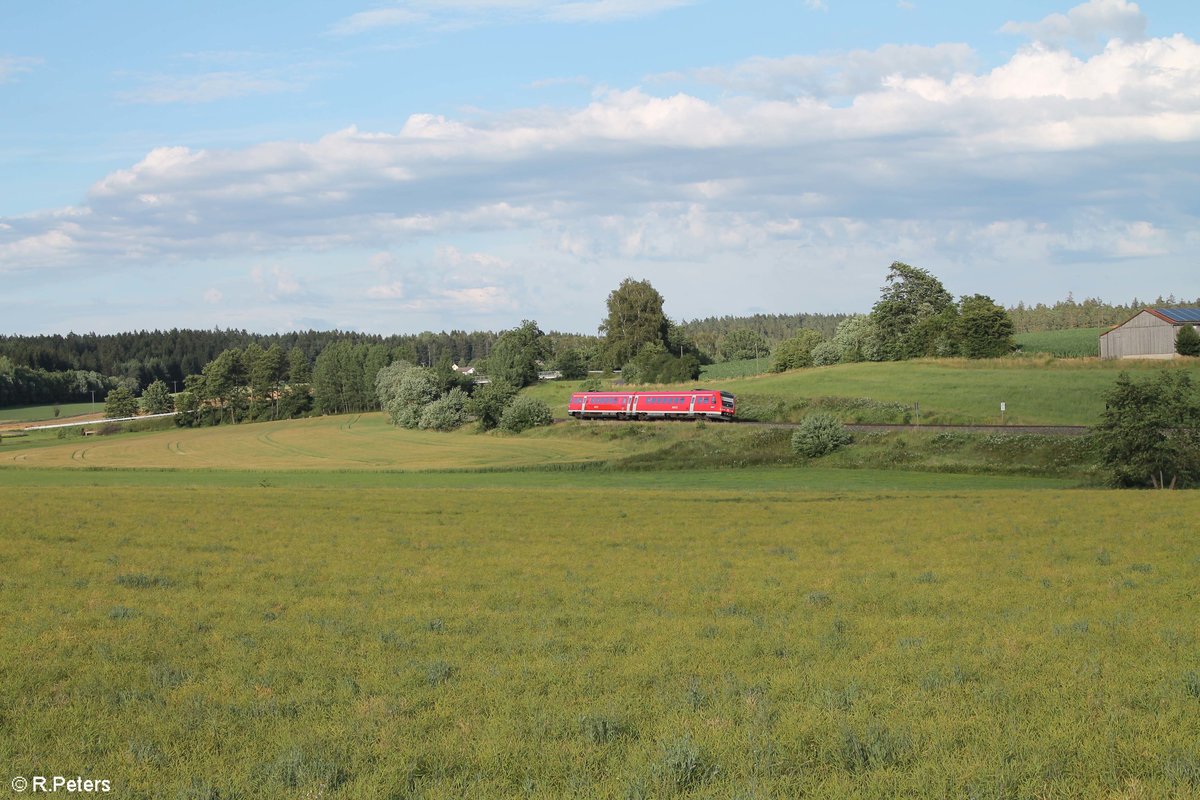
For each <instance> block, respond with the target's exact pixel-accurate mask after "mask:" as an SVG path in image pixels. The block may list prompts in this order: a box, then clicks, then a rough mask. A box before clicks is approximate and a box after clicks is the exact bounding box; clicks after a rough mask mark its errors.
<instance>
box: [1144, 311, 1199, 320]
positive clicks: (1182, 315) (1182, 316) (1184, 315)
mask: <svg viewBox="0 0 1200 800" xmlns="http://www.w3.org/2000/svg"><path fill="white" fill-rule="evenodd" d="M1153 310H1154V311H1155V312H1156V313H1157V314H1158V315H1159V316H1160V317H1166V318H1167V319H1169V320H1170V321H1171V322H1200V308H1156V309H1153Z"/></svg>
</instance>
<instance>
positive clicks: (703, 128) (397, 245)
mask: <svg viewBox="0 0 1200 800" xmlns="http://www.w3.org/2000/svg"><path fill="white" fill-rule="evenodd" d="M3 12H4V13H3V15H0V120H2V121H3V124H0V332H4V333H35V332H66V331H69V330H75V331H88V330H95V331H98V332H111V331H118V330H128V329H134V328H154V327H159V328H164V327H202V328H211V327H214V326H219V327H237V328H247V329H250V330H255V331H263V332H270V331H279V330H289V329H294V328H308V327H315V328H333V327H337V328H342V329H355V330H365V331H371V332H379V333H390V332H415V331H420V330H424V329H434V330H441V329H451V328H460V329H468V330H470V329H480V328H490V329H500V328H506V327H511V326H513V325H515V324H517V323H519V322H520V320H522V319H536V320H538V321H539V322H540V323H541V324H542V326H543V327H544V328H547V329H550V328H553V329H558V330H572V331H579V332H594V331H595V329H596V326H597V324H598V323H599V321H600V318H601V317H602V316H603V313H604V301H605V298H606V296H607V294H608V292H609V291H611V290H612V289H613V288H614V287H615V286H616V285H617V284H618V283H619V282H620V280H621V279H622V278H624V277H627V276H632V277H636V278H648V279H649V280H651V282H652V283H654V285H655V286H656V287H657V288H658V289H659V290H660V291H661V292H662V293H663V295H664V296H665V297H666V299H667V311H668V313H669V314H671V315H672V316H673V317H675V318H676V319H691V318H696V317H702V316H709V315H723V314H734V315H740V314H747V313H754V312H760V311H763V312H779V313H790V312H798V311H818V312H832V311H841V312H853V311H865V310H867V309H869V308H870V306H871V304H872V302H873V301H874V300H875V299H876V298H877V296H878V291H879V286H880V283H881V282H882V280H883V277H884V275H885V274H886V271H887V267H888V265H889V264H890V263H891V262H892V261H894V260H901V261H906V262H908V263H911V264H915V265H918V266H922V267H925V268H927V269H929V270H931V271H933V272H934V273H935V274H937V275H938V276H940V277H941V278H942V280H943V282H944V283H945V284H946V286H947V288H948V289H949V290H950V291H951V292H953V293H956V294H967V293H975V292H983V293H986V294H990V295H992V296H993V297H995V298H996V299H997V300H999V301H1001V302H1003V303H1006V304H1011V303H1016V302H1017V301H1022V300H1023V301H1026V302H1039V301H1044V302H1052V301H1054V300H1056V299H1060V298H1062V297H1064V296H1065V295H1066V294H1067V292H1073V293H1074V294H1075V296H1076V297H1084V296H1099V297H1102V298H1105V299H1109V300H1120V301H1127V300H1129V299H1130V298H1132V297H1134V296H1138V297H1142V298H1150V297H1153V296H1155V295H1158V294H1163V295H1166V294H1169V293H1174V294H1177V295H1187V296H1189V297H1192V296H1196V295H1197V294H1200V289H1197V282H1196V274H1197V266H1200V264H1198V261H1200V259H1198V258H1197V255H1196V253H1197V252H1200V226H1198V225H1197V220H1198V217H1200V44H1198V43H1197V36H1198V33H1200V31H1198V30H1197V28H1198V25H1197V23H1198V22H1200V10H1197V8H1196V6H1195V4H1194V3H1189V2H1144V3H1140V4H1138V3H1132V2H1128V1H1127V0H1089V2H1086V3H1083V4H1076V5H1071V4H1069V3H1067V4H1056V3H1051V2H1033V1H1032V0H1030V1H1027V2H1007V3H1003V4H992V3H981V4H975V3H961V2H926V1H924V0H911V2H910V1H908V0H902V1H901V2H896V0H884V1H881V2H842V1H841V0H823V2H819V1H818V0H792V1H791V2H754V3H747V2H742V3H733V2H721V1H720V0H437V1H436V2H434V0H399V1H394V2H387V1H386V0H380V1H379V2H363V3H350V2H341V3H329V2H320V3H318V2H297V1H296V0H292V1H291V2H265V1H261V0H259V1H256V2H253V3H246V2H241V3H226V2H217V1H216V0H213V1H212V2H207V3H203V4H202V3H162V2H122V3H111V4H107V3H106V4H101V3H94V2H82V1H81V2H56V1H55V0H44V1H43V2H36V3H34V2H15V1H14V0H7V1H6V2H5V3H4V4H3Z"/></svg>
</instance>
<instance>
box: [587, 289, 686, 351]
mask: <svg viewBox="0 0 1200 800" xmlns="http://www.w3.org/2000/svg"><path fill="white" fill-rule="evenodd" d="M668 328H669V322H668V320H667V315H666V314H664V313H663V297H662V295H661V294H659V293H658V291H657V290H656V289H655V288H654V287H653V286H651V285H650V281H635V280H634V279H633V278H626V279H625V280H623V281H621V285H620V286H618V287H617V288H616V289H614V290H613V291H612V292H611V293H610V294H609V295H608V316H607V317H605V319H604V322H602V323H601V324H600V334H601V335H602V336H604V358H605V361H606V363H607V364H608V365H609V366H610V367H612V368H614V369H615V368H618V367H621V366H623V365H624V364H625V363H626V362H627V361H629V360H630V359H632V358H633V357H634V356H635V355H637V354H638V353H639V352H641V350H642V348H643V347H645V346H646V345H648V344H659V345H662V346H664V347H666V345H667V333H668Z"/></svg>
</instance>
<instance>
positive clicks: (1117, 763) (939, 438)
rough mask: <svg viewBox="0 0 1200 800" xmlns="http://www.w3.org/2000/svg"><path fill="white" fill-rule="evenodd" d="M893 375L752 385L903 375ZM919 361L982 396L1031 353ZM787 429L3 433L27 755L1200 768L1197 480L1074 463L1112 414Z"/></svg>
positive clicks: (317, 790)
mask: <svg viewBox="0 0 1200 800" xmlns="http://www.w3.org/2000/svg"><path fill="white" fill-rule="evenodd" d="M869 366H873V367H875V368H876V369H878V370H880V372H881V374H879V375H876V376H874V377H871V376H869V375H868V374H867V373H865V372H864V373H858V372H857V371H856V370H855V369H851V368H844V369H843V368H839V369H843V372H842V374H841V375H834V376H833V377H832V378H830V377H829V376H825V377H821V376H822V373H824V372H827V371H823V370H808V371H799V372H796V373H790V374H784V375H776V376H768V377H763V378H753V379H744V380H743V382H742V384H737V383H736V382H735V381H728V382H724V383H723V385H725V386H731V385H739V386H745V387H761V386H763V385H766V386H767V387H768V391H764V392H759V393H756V392H753V391H747V390H744V389H742V388H739V389H737V391H739V392H740V393H742V394H739V397H745V398H748V402H750V403H754V402H759V403H760V404H761V403H762V402H763V401H761V400H756V399H755V398H760V397H776V398H788V400H787V402H788V403H791V404H792V405H789V406H788V409H791V410H787V412H786V413H792V410H794V409H795V408H798V407H799V406H798V405H797V404H798V403H799V401H800V400H802V399H804V398H806V397H807V396H808V395H807V392H808V391H809V389H810V388H811V385H812V384H811V382H812V381H813V380H814V379H815V380H817V381H821V380H825V381H830V380H833V381H835V383H829V384H827V385H828V386H834V385H836V386H838V387H841V388H842V389H844V388H845V387H853V386H863V385H868V384H869V385H870V386H871V387H874V389H873V390H877V391H878V392H880V394H881V397H883V398H887V397H889V396H890V395H887V394H886V392H887V391H889V389H888V388H887V387H888V385H889V381H888V378H889V377H890V378H891V383H892V384H895V383H896V382H898V381H900V380H901V378H900V376H899V375H897V374H896V373H893V372H890V371H889V370H890V369H891V367H892V366H893V365H869ZM909 366H911V367H912V368H914V369H916V370H917V371H918V373H917V375H915V376H909V377H908V378H906V380H908V381H910V385H912V383H916V382H919V381H921V380H925V381H929V380H932V381H933V384H932V385H935V386H939V387H942V388H943V389H944V393H945V397H946V400H945V402H946V406H945V407H946V408H954V409H956V411H955V413H966V412H967V410H969V406H968V405H967V404H968V403H969V401H970V399H971V398H972V397H974V396H976V395H978V394H979V393H980V392H981V391H983V390H982V389H979V388H978V387H975V388H967V389H960V390H959V391H958V392H957V393H956V392H955V391H951V389H953V387H954V386H955V385H956V383H957V384H962V383H963V382H964V381H969V380H978V381H979V382H980V383H981V384H982V385H984V386H987V385H993V384H994V383H995V382H996V381H999V380H1001V378H1000V377H997V375H996V374H997V373H1000V372H1003V371H1004V370H1008V371H1009V372H1010V373H1015V374H1018V375H1024V374H1025V373H1023V372H1021V370H1023V369H1025V368H1024V367H1018V366H1011V365H1008V364H1007V363H1004V364H990V365H986V366H980V365H960V364H956V363H918V364H913V365H909ZM1124 366H1130V365H1124ZM1134 366H1137V365H1134ZM938 370H942V371H944V372H945V373H947V374H949V375H951V376H956V377H949V378H930V376H931V375H936V374H937V373H938ZM1048 370H1049V372H1050V374H1049V375H1041V376H1035V377H1029V378H1028V381H1029V382H1031V383H1036V384H1037V385H1039V386H1042V387H1043V388H1044V387H1047V386H1058V387H1059V388H1062V387H1068V388H1070V387H1075V389H1073V391H1080V389H1079V387H1081V386H1088V385H1098V381H1097V379H1096V377H1095V376H1100V377H1101V378H1103V379H1104V380H1110V379H1111V378H1113V377H1115V374H1116V371H1115V370H1112V369H1109V368H1107V367H1096V366H1088V367H1079V366H1077V367H1074V368H1072V367H1067V366H1064V365H1061V364H1057V363H1055V364H1051V365H1049V366H1048ZM1081 376H1083V377H1081ZM937 380H942V381H943V382H942V383H937ZM1087 380H1092V381H1095V382H1096V383H1093V384H1088V383H1087ZM989 382H991V383H989ZM891 390H892V391H897V392H899V391H903V387H896V386H894V385H893V386H892V387H891ZM531 391H532V392H533V393H535V394H539V395H540V396H545V397H548V398H554V397H557V396H560V395H561V396H562V397H564V398H565V396H566V394H569V393H570V391H572V387H571V386H562V385H559V384H545V385H542V386H538V387H534V388H533V389H532V390H531ZM814 396H816V397H821V396H825V395H820V394H817V395H814ZM844 396H851V397H855V396H861V395H859V394H856V393H853V394H847V395H844ZM872 402H876V403H882V402H887V401H886V399H885V400H880V401H872ZM860 408H876V407H875V406H860ZM1051 408H1054V405H1053V404H1050V403H1047V404H1046V405H1045V407H1044V409H1043V411H1041V412H1039V413H1049V412H1048V411H1046V410H1045V409H1051ZM964 409H966V410H964ZM789 435H790V434H789V432H788V431H786V430H778V429H771V428H761V427H754V426H736V425H719V424H709V425H705V426H698V425H695V424H669V423H664V424H658V425H655V424H641V425H638V424H628V425H604V424H598V425H597V424H579V423H574V422H572V423H567V424H562V425H555V426H553V427H552V428H548V429H541V430H535V431H530V432H527V433H526V434H523V435H521V436H504V435H497V434H486V435H480V434H475V433H472V432H470V431H469V430H463V431H460V432H457V433H453V434H445V433H433V432H423V431H405V430H399V429H396V428H393V427H391V426H389V425H387V424H386V422H385V421H384V419H383V416H382V415H381V414H366V415H350V416H344V417H324V418H314V419H305V420H294V421H287V422H278V423H260V424H251V425H242V426H224V427H217V428H205V429H195V430H192V429H173V428H168V429H164V430H157V431H146V432H141V433H123V434H116V435H113V436H105V437H87V438H84V437H80V436H71V435H68V436H67V438H65V439H59V438H58V435H57V434H56V433H54V432H46V433H35V434H31V435H29V436H27V437H23V438H20V439H16V440H8V439H6V440H5V441H4V442H3V444H2V445H0V508H2V509H3V513H2V514H0V563H2V564H4V565H5V570H4V573H3V574H0V616H2V617H3V619H4V620H5V624H4V625H3V626H0V697H4V698H5V703H4V705H3V706H0V763H4V764H6V765H7V766H8V769H9V771H10V773H11V775H12V776H18V775H20V776H32V775H60V774H65V775H71V776H76V775H79V776H82V777H87V778H91V779H107V780H110V781H111V782H112V788H113V791H112V796H116V797H122V798H136V799H145V800H150V798H160V797H167V798H186V799H188V800H216V799H217V798H220V799H222V800H224V799H226V798H298V799H299V798H304V799H305V800H308V799H309V798H360V797H363V798H375V797H379V798H430V799H433V798H461V797H480V798H561V797H568V796H571V797H580V798H584V797H586V798H592V797H600V798H622V800H624V799H626V798H660V797H662V798H669V797H695V798H727V797H729V798H732V797H740V798H793V797H802V796H807V797H819V798H833V799H834V800H836V799H837V798H894V797H946V798H960V797H964V798H1008V797H1018V798H1019V797H1046V798H1052V797H1064V798H1065V797H1121V798H1139V799H1140V798H1145V799H1146V800H1151V799H1152V798H1155V799H1156V798H1163V797H1178V798H1188V797H1195V796H1197V793H1200V645H1198V644H1197V638H1196V637H1197V627H1196V622H1195V602H1194V597H1193V596H1194V594H1195V592H1196V588H1197V586H1198V585H1200V543H1198V542H1197V540H1196V537H1195V536H1194V534H1193V531H1192V529H1191V527H1190V526H1189V525H1188V524H1187V523H1186V521H1187V520H1190V519H1194V518H1195V517H1196V515H1197V513H1198V512H1200V495H1197V494H1196V493H1195V492H1154V493H1151V492H1110V491H1100V490H1089V489H1079V488H1072V487H1077V486H1079V485H1080V484H1081V483H1082V482H1084V481H1085V480H1086V479H1088V476H1089V473H1088V472H1087V468H1086V465H1087V463H1088V462H1087V461H1086V458H1084V455H1083V454H1084V452H1085V451H1086V446H1085V443H1084V442H1083V440H1065V439H1055V440H1048V439H1043V438H1039V437H1007V438H1006V437H994V436H986V435H984V436H969V435H965V434H958V433H955V434H933V433H926V432H919V433H888V434H867V435H862V436H860V438H859V441H858V442H857V443H856V444H855V445H853V446H852V447H850V448H849V449H847V450H844V451H841V452H839V453H837V454H834V455H833V456H830V457H827V458H825V459H821V460H818V461H814V462H809V463H806V462H802V461H797V460H796V459H795V458H794V457H793V456H791V455H790V452H789V450H788V447H787V440H788V436H789ZM1081 459H1083V460H1081ZM1081 465H1082V466H1081Z"/></svg>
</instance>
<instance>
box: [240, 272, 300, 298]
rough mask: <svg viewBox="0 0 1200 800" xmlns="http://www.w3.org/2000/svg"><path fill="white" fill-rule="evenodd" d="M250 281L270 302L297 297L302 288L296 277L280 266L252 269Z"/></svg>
mask: <svg viewBox="0 0 1200 800" xmlns="http://www.w3.org/2000/svg"><path fill="white" fill-rule="evenodd" d="M250 280H251V281H253V282H254V285H255V286H256V287H258V289H259V291H261V292H262V293H263V294H265V295H266V296H267V297H268V299H270V300H280V299H284V298H290V297H295V296H296V295H298V294H300V292H301V288H302V287H301V286H300V281H299V280H298V279H297V278H296V276H295V275H293V274H292V273H291V272H290V271H288V270H287V269H285V268H283V267H282V266H280V265H279V264H273V265H271V266H270V267H263V266H255V267H252V268H251V270H250Z"/></svg>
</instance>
